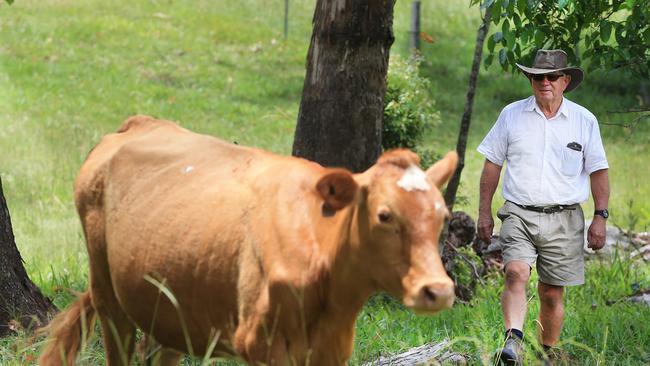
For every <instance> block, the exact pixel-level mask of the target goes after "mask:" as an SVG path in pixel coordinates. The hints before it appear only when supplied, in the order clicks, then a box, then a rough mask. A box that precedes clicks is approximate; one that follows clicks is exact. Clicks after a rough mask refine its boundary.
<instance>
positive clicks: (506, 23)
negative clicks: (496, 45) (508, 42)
mask: <svg viewBox="0 0 650 366" xmlns="http://www.w3.org/2000/svg"><path fill="white" fill-rule="evenodd" d="M501 31H502V32H503V38H508V35H509V34H510V22H509V21H508V19H504V20H503V24H502V25H501Z"/></svg>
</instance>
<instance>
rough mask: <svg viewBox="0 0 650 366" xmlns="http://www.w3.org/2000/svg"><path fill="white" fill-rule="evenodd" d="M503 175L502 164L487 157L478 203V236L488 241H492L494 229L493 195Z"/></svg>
mask: <svg viewBox="0 0 650 366" xmlns="http://www.w3.org/2000/svg"><path fill="white" fill-rule="evenodd" d="M500 176H501V166H500V165H497V164H494V163H493V162H491V161H489V160H488V159H485V163H484V164H483V173H481V182H480V188H479V204H478V223H477V231H478V238H479V239H481V240H483V241H484V242H486V243H490V241H491V238H492V230H494V219H493V218H492V197H494V191H496V189H497V186H498V185H499V177H500Z"/></svg>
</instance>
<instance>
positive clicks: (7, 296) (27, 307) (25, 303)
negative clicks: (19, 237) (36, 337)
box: [0, 178, 56, 337]
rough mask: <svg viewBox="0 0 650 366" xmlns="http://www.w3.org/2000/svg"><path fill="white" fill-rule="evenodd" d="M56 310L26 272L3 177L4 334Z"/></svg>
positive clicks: (0, 283) (0, 267) (0, 301)
mask: <svg viewBox="0 0 650 366" xmlns="http://www.w3.org/2000/svg"><path fill="white" fill-rule="evenodd" d="M55 310H56V307H55V306H54V304H52V302H51V301H50V299H48V298H47V297H45V296H43V294H41V291H40V290H39V289H38V287H36V285H34V284H33V283H32V281H31V280H30V279H29V277H28V276H27V272H25V267H24V266H23V259H22V257H21V256H20V253H19V252H18V248H16V243H15V241H14V234H13V230H12V228H11V218H10V217H9V209H8V208H7V202H6V200H5V197H4V193H3V191H2V179H1V178H0V337H3V336H6V335H8V334H10V333H12V332H13V331H14V330H16V328H17V327H18V326H19V325H20V326H22V327H24V328H28V329H29V328H33V327H35V326H41V325H43V324H46V323H47V319H48V314H49V312H52V311H55Z"/></svg>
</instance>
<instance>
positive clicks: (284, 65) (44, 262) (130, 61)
mask: <svg viewBox="0 0 650 366" xmlns="http://www.w3.org/2000/svg"><path fill="white" fill-rule="evenodd" d="M468 3H469V1H458V2H434V1H424V2H423V5H422V6H423V19H422V28H423V30H424V31H426V32H427V34H429V35H431V36H432V38H433V43H423V45H422V53H423V56H424V60H425V61H424V63H423V65H422V74H423V75H424V76H426V77H428V78H429V79H430V81H431V91H430V96H431V99H432V100H434V101H435V103H436V106H437V108H438V109H439V111H440V115H441V120H442V122H441V123H440V124H439V125H438V126H437V127H436V128H435V129H434V130H432V131H430V132H429V134H428V135H427V137H426V139H425V142H424V143H425V144H427V145H428V146H433V147H434V148H435V150H436V151H437V152H438V153H441V154H442V153H444V152H445V151H448V150H451V149H453V148H454V147H455V144H456V135H457V130H458V124H459V121H460V116H461V114H462V111H463V106H464V103H465V93H466V85H467V78H468V75H469V69H470V65H471V58H472V54H473V48H474V38H475V31H476V28H477V27H478V24H479V14H478V9H477V8H469V7H468ZM290 4H291V7H290V20H289V37H288V39H287V40H284V39H283V10H284V9H283V6H284V2H283V1H281V0H273V1H262V0H240V1H217V2H214V1H189V0H180V1H159V0H149V1H137V2H132V1H131V2H129V1H123V0H118V1H112V2H105V1H104V2H102V1H97V0H87V1H72V0H40V1H37V0H16V1H15V3H14V4H13V5H12V6H8V5H7V4H6V3H5V2H4V1H3V2H1V3H0V177H1V178H2V184H3V189H4V193H5V196H6V199H7V202H8V205H9V210H10V213H11V219H12V223H13V229H14V233H15V236H16V242H17V245H18V248H19V250H20V251H21V254H22V256H23V258H24V260H25V267H26V269H27V271H28V273H29V275H30V277H31V278H32V280H33V281H34V282H35V283H36V284H37V285H38V286H39V287H40V288H41V289H42V290H43V291H44V292H45V293H46V295H48V296H50V297H52V298H53V299H54V300H55V303H56V304H57V306H59V307H60V308H62V307H64V306H65V305H66V304H68V303H69V302H70V300H71V295H70V294H69V293H68V292H67V291H65V289H73V290H77V291H81V290H83V289H85V287H86V285H87V255H86V250H85V247H84V243H83V237H82V232H81V227H80V225H79V220H78V218H77V215H76V212H75V210H74V205H73V200H72V182H73V180H74V177H75V176H76V173H77V171H78V169H79V167H80V166H81V163H82V162H83V160H84V159H85V157H86V155H87V153H88V151H89V150H90V149H91V148H92V146H94V144H95V143H96V142H97V141H98V139H99V138H100V137H101V136H102V135H103V134H105V133H108V132H112V131H114V130H116V129H117V128H118V126H119V125H120V123H121V122H122V121H123V120H124V119H125V118H126V117H128V116H130V115H132V114H136V113H142V114H148V115H153V116H156V117H159V118H165V119H169V120H174V121H178V122H179V123H180V124H181V125H183V126H184V127H187V128H189V129H192V130H194V131H197V132H201V133H207V134H211V135H214V136H218V137H220V138H223V139H225V140H228V141H233V142H237V143H239V144H243V145H250V146H255V147H260V148H264V149H267V150H270V151H273V152H277V153H280V154H289V153H290V151H291V144H292V140H293V131H294V128H295V121H296V117H297V114H298V107H299V103H300V95H301V90H302V82H303V77H304V73H305V59H306V54H307V49H308V46H309V40H310V36H311V19H312V15H313V6H314V1H306V0H299V1H291V2H290ZM409 9H410V2H406V1H398V2H397V5H396V7H395V20H394V32H395V37H396V41H395V44H394V45H393V48H392V50H391V52H392V54H400V55H402V56H404V57H406V56H407V55H408V49H407V36H408V26H409ZM644 88H645V89H644ZM649 88H650V85H649V84H648V81H647V80H645V81H644V80H638V79H634V78H631V77H628V76H625V75H621V74H620V73H616V72H605V71H599V72H594V73H588V74H587V78H586V81H585V82H583V84H582V85H581V86H580V87H579V88H578V89H577V90H576V91H574V92H571V93H570V95H567V97H568V98H570V99H572V100H574V101H576V102H578V103H580V104H582V105H584V106H586V107H587V108H589V109H590V110H591V111H592V112H593V113H594V114H595V115H596V116H597V117H598V118H599V121H600V123H601V132H602V135H603V140H604V144H605V148H606V150H607V153H608V158H609V162H610V167H611V169H610V179H611V186H612V195H611V199H610V211H611V213H612V217H611V219H610V222H609V223H610V225H617V226H620V227H621V228H623V229H626V230H627V229H631V230H636V231H648V230H649V228H650V200H649V199H648V196H649V195H650V185H648V184H647V182H648V180H649V179H650V169H648V157H650V145H649V144H648V143H647V141H648V136H650V127H649V126H650V121H648V120H647V119H646V120H641V121H640V122H639V123H638V124H637V125H635V126H631V127H630V126H628V127H621V126H619V125H628V124H629V123H630V122H631V121H632V120H633V119H634V118H635V116H634V115H630V114H621V113H616V112H619V111H622V110H626V109H630V108H637V107H638V106H639V103H640V101H641V100H643V99H644V98H646V103H647V98H648V95H647V94H648V89H649ZM644 90H645V91H644ZM528 92H529V90H528V84H527V81H526V80H525V79H524V78H523V77H521V75H519V74H509V73H504V72H503V71H501V70H500V69H497V68H496V67H491V68H489V69H488V70H485V69H484V68H482V69H481V76H480V79H479V84H478V90H477V97H476V98H477V99H476V101H475V106H474V113H473V120H472V128H471V132H470V139H469V143H468V152H467V157H466V159H467V162H466V166H465V169H464V171H463V181H462V185H461V188H460V192H459V194H460V195H461V196H462V197H463V200H462V201H461V202H460V203H459V204H458V205H457V206H456V209H457V210H464V211H466V212H468V213H469V214H470V215H472V216H474V217H475V216H476V211H477V206H478V204H477V198H478V178H479V175H480V169H481V167H482V157H481V156H480V155H479V154H478V153H477V152H476V151H475V148H476V146H477V145H478V143H479V142H480V140H481V138H482V137H483V135H484V134H485V133H486V132H487V130H488V129H489V128H490V126H491V125H492V123H493V121H494V120H495V119H496V117H497V116H498V113H499V111H500V109H501V108H502V107H503V106H504V105H506V104H507V103H510V102H512V101H514V100H517V99H521V98H524V97H526V96H527V95H528ZM643 93H645V95H644V94H643ZM646 106H647V104H646ZM500 203H501V202H500V199H495V203H494V204H495V209H496V207H497V206H498V205H499V204H500ZM584 207H585V212H590V211H591V210H592V204H591V202H588V203H586V204H585V206H584ZM648 267H649V266H648V265H647V264H645V265H643V264H640V263H638V262H633V261H630V260H629V259H628V258H626V257H625V256H618V257H616V258H615V259H613V260H611V261H610V260H607V261H603V262H600V261H594V262H591V263H590V265H589V266H588V268H587V284H586V285H585V286H581V287H579V288H575V289H570V290H569V291H568V292H567V301H566V303H567V315H566V323H565V328H564V330H563V334H562V338H563V339H564V340H565V343H564V344H563V346H564V347H565V348H566V349H567V350H568V351H569V353H570V355H571V357H573V358H574V359H575V360H576V363H577V364H592V365H595V364H601V365H605V364H607V365H609V364H616V365H641V364H645V363H648V362H650V353H649V352H650V351H649V350H650V327H649V326H647V324H650V310H649V309H648V308H644V307H642V306H640V305H631V304H627V303H625V302H621V301H618V300H619V299H620V298H621V297H623V296H625V295H628V294H630V293H631V291H632V290H631V287H632V286H633V285H636V286H641V287H649V286H650V268H648ZM531 283H532V282H531ZM501 286H502V278H501V276H499V275H498V274H494V275H493V276H490V277H488V278H487V279H486V282H485V284H484V285H483V286H480V288H479V290H478V293H477V296H476V297H475V298H474V299H473V300H472V301H471V302H470V303H468V304H457V305H455V307H454V309H453V310H451V311H447V312H444V313H442V314H440V315H439V316H436V317H433V318H421V317H417V316H415V315H414V314H412V313H410V312H408V311H406V310H404V309H403V308H402V307H401V306H400V305H398V304H396V303H395V302H393V301H390V300H386V299H385V298H383V297H377V298H375V299H373V301H371V303H370V304H369V305H368V306H366V308H365V309H364V311H363V312H362V313H361V314H360V317H359V319H358V321H357V337H356V348H355V353H354V355H353V359H352V360H351V364H352V365H357V364H361V363H363V362H365V361H368V360H371V359H372V358H373V357H376V356H377V355H379V354H385V353H394V352H399V351H403V350H405V349H407V348H409V347H413V346H417V345H421V344H423V343H426V342H430V341H439V340H441V339H443V338H449V339H451V340H452V342H453V345H452V349H453V350H454V351H457V352H461V353H464V354H466V355H468V356H469V359H470V362H471V364H489V362H490V355H491V353H492V351H493V350H495V349H496V348H497V347H498V346H499V344H500V341H501V338H502V332H501V331H502V330H501V315H500V310H499V298H498V296H499V289H500V287H501ZM534 293H535V291H534V287H532V286H531V287H530V288H529V294H534ZM530 304H531V309H530V312H529V316H528V319H527V322H526V326H527V332H526V337H527V338H528V339H530V340H531V342H532V343H533V346H534V345H535V342H534V338H535V326H536V325H535V316H536V314H537V307H538V301H537V300H536V295H535V296H532V297H531V300H530ZM608 304H609V305H608ZM39 347H40V345H39V344H38V343H36V344H30V343H29V341H28V339H27V337H26V335H24V334H19V335H18V336H16V337H10V338H7V339H3V340H0V364H2V365H23V364H33V362H34V361H33V360H34V355H35V354H37V353H38V350H39ZM533 348H534V347H533ZM102 357H103V356H102V350H101V342H100V341H99V337H94V338H93V340H92V342H91V344H90V345H89V347H88V349H87V350H86V351H85V352H84V353H83V355H82V357H81V360H80V363H81V364H83V365H95V364H98V363H102V361H101V360H102ZM528 357H529V358H530V359H532V358H534V352H533V351H532V350H531V352H530V354H529V355H528ZM185 364H201V360H200V359H195V360H191V359H186V360H185Z"/></svg>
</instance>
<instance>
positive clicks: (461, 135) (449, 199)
mask: <svg viewBox="0 0 650 366" xmlns="http://www.w3.org/2000/svg"><path fill="white" fill-rule="evenodd" d="M491 17H492V7H491V6H490V7H488V8H487V9H486V10H485V15H484V16H483V23H482V24H481V26H480V27H479V28H478V32H477V33H476V46H475V47H474V60H473V61H472V73H471V74H470V76H469V86H468V88H467V98H466V101H465V110H464V111H463V117H462V118H461V121H460V131H459V132H458V141H457V143H456V152H458V167H457V168H456V171H455V172H454V175H453V176H452V177H451V179H450V180H449V183H448V184H447V189H446V191H445V202H446V203H447V208H448V209H449V212H453V209H454V203H455V201H456V192H457V191H458V185H459V184H460V175H461V173H462V171H463V168H464V167H465V150H466V148H467V135H468V134H469V126H470V124H471V122H472V107H473V106H474V94H475V93H476V82H477V79H478V73H479V71H480V69H481V55H482V54H483V43H484V41H485V35H486V34H487V32H488V29H489V28H490V19H491Z"/></svg>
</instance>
